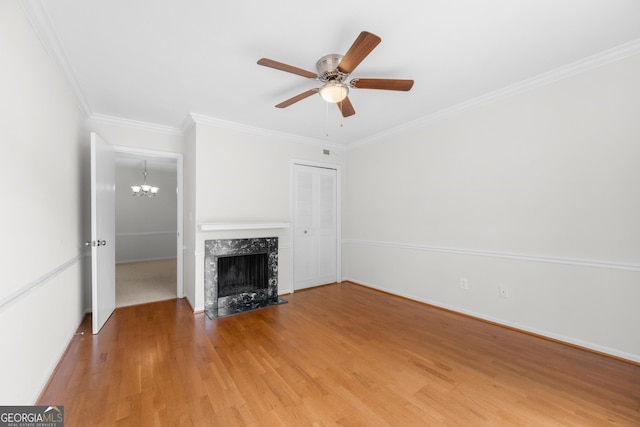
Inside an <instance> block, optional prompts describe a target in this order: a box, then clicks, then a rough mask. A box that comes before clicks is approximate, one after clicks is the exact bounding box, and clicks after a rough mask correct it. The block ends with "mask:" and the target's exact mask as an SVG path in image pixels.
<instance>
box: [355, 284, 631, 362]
mask: <svg viewBox="0 0 640 427" xmlns="http://www.w3.org/2000/svg"><path fill="white" fill-rule="evenodd" d="M344 282H348V283H351V284H353V285H356V286H362V287H365V288H368V289H372V290H375V291H378V292H382V293H385V294H389V295H393V296H396V297H400V298H404V299H407V300H410V301H415V302H418V303H421V304H425V305H428V306H430V307H434V308H437V309H440V310H445V311H448V312H450V313H455V314H459V315H461V316H465V317H469V318H471V319H474V320H479V321H481V322H485V323H489V324H492V325H496V326H499V327H502V328H507V329H511V330H513V331H516V332H520V333H523V334H527V335H531V336H534V337H537V338H541V339H545V340H547V341H552V342H556V343H558V344H562V345H566V346H568V347H573V348H577V349H580V350H584V351H588V352H590V353H593V354H597V355H600V356H604V357H608V358H610V359H615V360H618V361H621V362H625V363H629V364H631V365H634V366H640V357H639V356H636V355H633V354H630V353H626V352H623V351H618V350H614V349H610V348H608V347H603V346H600V345H597V344H593V343H589V342H585V341H581V340H577V339H573V338H570V337H565V336H561V335H557V334H552V333H549V332H546V331H539V330H536V329H535V328H529V327H526V326H524V325H519V324H517V323H512V322H506V321H504V320H501V319H496V318H493V317H491V316H485V315H483V314H480V313H475V312H472V311H469V310H465V309H462V308H460V307H455V306H450V305H447V304H442V303H440V302H438V301H433V300H429V299H426V298H419V297H416V296H415V295H410V294H406V293H403V292H397V291H395V290H392V289H387V288H384V287H382V286H376V285H374V284H371V283H365V282H361V281H358V280H354V279H350V278H345V279H343V283H344Z"/></svg>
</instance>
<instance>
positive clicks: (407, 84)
mask: <svg viewBox="0 0 640 427" xmlns="http://www.w3.org/2000/svg"><path fill="white" fill-rule="evenodd" d="M349 86H351V87H356V88H358V89H382V90H401V91H405V92H406V91H408V90H411V88H412V87H413V80H400V79H353V80H351V82H349Z"/></svg>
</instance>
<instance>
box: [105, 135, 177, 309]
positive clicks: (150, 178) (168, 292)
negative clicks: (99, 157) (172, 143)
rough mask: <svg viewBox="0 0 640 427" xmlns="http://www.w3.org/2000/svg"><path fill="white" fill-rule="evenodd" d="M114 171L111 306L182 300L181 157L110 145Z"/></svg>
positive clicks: (174, 154) (175, 154) (173, 154)
mask: <svg viewBox="0 0 640 427" xmlns="http://www.w3.org/2000/svg"><path fill="white" fill-rule="evenodd" d="M115 170H116V177H115V180H116V206H115V210H116V214H115V217H116V266H115V270H116V307H123V306H127V305H135V304H143V303H147V302H152V301H160V300H165V299H171V298H182V297H183V281H182V193H183V192H182V155H181V154H179V153H168V152H159V151H153V150H140V149H132V148H128V147H115ZM145 171H146V172H147V176H146V177H145V176H144V172H145ZM145 178H146V181H147V183H148V184H149V185H153V186H156V187H158V188H159V191H158V193H157V195H156V196H155V197H140V196H133V193H132V190H131V186H132V185H141V184H143V182H144V180H145Z"/></svg>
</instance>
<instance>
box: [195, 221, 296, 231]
mask: <svg viewBox="0 0 640 427" xmlns="http://www.w3.org/2000/svg"><path fill="white" fill-rule="evenodd" d="M280 228H289V223H288V222H254V223H243V222H228V223H202V224H198V230H200V231H228V230H273V229H280Z"/></svg>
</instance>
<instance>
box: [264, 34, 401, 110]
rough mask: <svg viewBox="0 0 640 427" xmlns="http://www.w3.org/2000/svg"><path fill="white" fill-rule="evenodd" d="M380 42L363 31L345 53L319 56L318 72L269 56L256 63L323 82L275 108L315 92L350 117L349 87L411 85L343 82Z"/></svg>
mask: <svg viewBox="0 0 640 427" xmlns="http://www.w3.org/2000/svg"><path fill="white" fill-rule="evenodd" d="M381 41H382V39H381V38H380V37H378V36H376V35H375V34H372V33H369V32H367V31H363V32H361V33H360V35H359V36H358V38H356V40H355V41H354V42H353V44H352V45H351V47H350V48H349V50H348V51H347V53H345V54H344V55H339V54H330V55H325V56H323V57H322V58H320V59H319V60H318V62H316V69H317V73H313V72H311V71H307V70H303V69H301V68H298V67H294V66H292V65H287V64H283V63H282V62H278V61H274V60H273V59H268V58H262V59H260V60H259V61H258V64H260V65H264V66H265V67H270V68H275V69H276V70H281V71H286V72H289V73H293V74H297V75H299V76H302V77H307V78H309V79H315V80H319V81H321V82H322V83H323V85H322V86H321V87H319V88H314V89H309V90H308V91H306V92H302V93H301V94H298V95H296V96H294V97H292V98H289V99H287V100H286V101H283V102H281V103H280V104H278V105H276V108H286V107H288V106H290V105H291V104H294V103H296V102H298V101H301V100H303V99H305V98H307V97H309V96H311V95H313V94H315V93H319V94H320V96H322V98H323V99H324V100H325V101H327V102H331V103H335V104H336V105H338V108H339V109H340V112H341V113H342V116H343V117H349V116H353V115H354V114H355V113H356V111H355V110H354V108H353V105H351V101H350V100H349V97H348V94H349V89H381V90H397V91H405V92H406V91H408V90H410V89H411V87H412V86H413V80H400V79H361V78H355V79H352V80H351V81H349V82H348V83H346V80H347V77H349V75H350V74H351V73H352V72H353V70H355V68H356V67H357V66H358V65H359V64H360V63H361V62H362V61H363V60H364V59H365V58H366V57H367V55H369V54H370V53H371V51H372V50H373V49H374V48H375V47H376V46H377V45H378V44H379V43H380V42H381Z"/></svg>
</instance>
